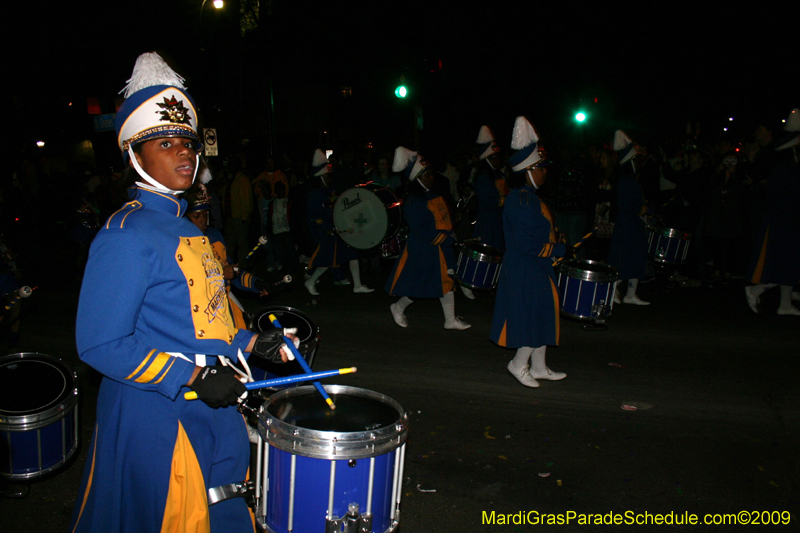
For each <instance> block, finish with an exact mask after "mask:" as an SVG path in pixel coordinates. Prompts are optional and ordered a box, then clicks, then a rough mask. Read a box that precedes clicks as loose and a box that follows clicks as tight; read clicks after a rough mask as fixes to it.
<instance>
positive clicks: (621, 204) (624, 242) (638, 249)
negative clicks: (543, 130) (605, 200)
mask: <svg viewBox="0 0 800 533" xmlns="http://www.w3.org/2000/svg"><path fill="white" fill-rule="evenodd" d="M614 150H616V152H617V154H619V165H620V170H621V172H620V177H619V182H618V183H617V211H618V213H617V220H616V222H615V223H614V232H613V233H612V234H611V247H610V249H609V253H608V264H609V265H611V266H613V267H614V268H616V269H617V272H618V275H619V279H620V280H628V290H627V293H626V294H625V297H624V298H622V300H620V297H619V295H618V293H617V291H616V290H615V291H614V302H615V303H622V302H624V303H626V304H635V305H650V302H645V301H644V300H642V299H641V298H639V297H638V296H637V295H636V288H637V287H638V286H639V280H640V279H641V278H643V277H644V276H645V275H646V273H647V271H646V270H647V228H646V227H645V224H644V220H642V216H643V215H645V214H646V213H647V205H646V204H645V201H644V190H643V189H642V185H641V184H640V183H639V181H638V180H637V168H636V167H635V166H634V164H635V159H634V157H635V156H636V155H637V150H636V145H635V144H634V143H633V141H631V139H630V137H628V136H627V135H626V134H625V132H624V131H622V130H617V131H616V132H615V133H614ZM625 163H630V164H629V165H625ZM623 165H625V166H623Z"/></svg>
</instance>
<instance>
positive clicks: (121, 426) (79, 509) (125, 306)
mask: <svg viewBox="0 0 800 533" xmlns="http://www.w3.org/2000/svg"><path fill="white" fill-rule="evenodd" d="M125 97H126V100H125V102H124V103H123V104H122V106H121V107H120V109H119V111H118V112H117V116H116V129H117V139H118V143H119V147H120V148H121V150H122V152H123V157H124V158H125V159H126V162H127V163H128V164H129V165H130V166H128V168H127V169H126V171H125V175H124V177H123V180H124V182H125V184H129V185H130V186H131V189H129V193H130V196H129V197H130V201H129V202H127V203H125V204H124V205H123V206H122V208H121V209H120V210H119V211H117V212H116V213H114V214H113V215H112V216H111V217H110V218H109V219H108V221H107V222H106V223H105V225H104V226H103V228H102V229H101V230H100V231H99V233H98V234H97V237H96V238H95V239H94V242H93V243H92V246H91V250H90V253H89V259H88V262H87V265H86V274H85V276H84V278H83V286H82V287H81V294H80V300H79V304H78V314H77V325H76V340H77V346H78V352H79V354H80V358H81V359H82V360H83V361H84V362H86V363H87V364H89V365H90V366H92V367H93V368H95V369H96V370H98V371H99V372H100V373H101V374H103V376H104V378H103V381H102V383H101V385H100V390H99V394H98V399H97V422H96V425H95V429H94V435H93V437H92V442H91V445H90V447H89V450H88V460H87V462H86V468H85V471H84V478H83V481H82V484H81V489H80V492H79V495H78V498H77V502H76V506H75V510H74V513H73V517H72V523H71V525H70V531H71V532H78V533H80V532H97V533H101V532H102V533H105V532H109V531H136V532H137V533H138V532H149V533H157V532H161V531H198V532H200V531H203V532H212V531H213V532H223V531H224V532H231V531H234V532H245V531H248V532H253V531H255V523H254V520H253V517H252V515H251V513H250V512H249V509H248V507H247V504H246V503H245V500H244V499H243V498H240V497H231V498H228V499H223V500H222V501H219V502H218V503H216V504H214V505H211V506H210V505H209V503H208V498H209V489H212V488H221V487H224V486H229V485H230V484H237V483H241V482H243V481H244V480H245V478H246V476H247V474H248V467H249V462H250V444H249V440H248V431H247V425H246V423H245V421H244V419H243V418H242V415H241V414H240V413H238V412H237V410H236V409H235V408H231V407H229V406H231V405H235V404H236V403H237V401H238V399H239V398H240V397H242V396H243V395H244V394H245V392H246V390H245V388H244V385H243V384H242V383H241V382H240V381H239V380H238V379H237V378H236V377H235V374H234V373H233V370H232V369H230V368H229V367H223V366H215V363H216V362H217V359H218V356H226V357H229V358H232V359H236V358H237V356H238V354H239V352H240V351H242V352H245V353H247V352H251V353H252V354H256V355H258V356H259V357H263V358H265V359H269V360H271V361H275V362H278V361H284V362H286V360H287V359H288V355H289V354H288V353H286V351H285V349H284V345H283V341H282V337H281V335H282V334H283V333H284V332H282V331H281V330H278V329H272V330H270V331H268V332H263V333H260V334H254V333H251V332H249V331H245V330H240V329H236V328H235V327H234V324H233V320H231V316H230V313H229V311H228V300H227V297H226V294H225V288H224V282H223V279H222V267H221V265H220V264H219V262H217V261H216V260H215V259H214V253H213V250H212V249H211V245H210V243H209V241H208V238H207V237H205V236H203V234H202V233H201V232H200V230H199V229H198V228H196V227H195V226H194V225H192V224H191V223H189V221H188V220H186V218H185V217H183V214H184V211H185V209H186V202H185V201H183V200H179V199H178V198H177V195H179V194H180V193H182V192H184V191H186V190H187V189H189V187H190V186H191V185H192V183H193V181H194V178H195V174H196V172H197V168H198V162H199V155H198V149H199V147H200V141H199V139H198V136H197V114H196V108H195V106H194V102H193V101H192V99H191V97H190V96H189V94H188V93H187V92H186V89H185V87H184V86H183V78H181V77H180V76H178V75H177V74H176V73H175V72H173V71H172V70H171V69H170V68H169V66H168V65H167V64H166V63H165V62H164V61H163V60H162V59H161V57H159V56H158V54H155V53H149V54H143V55H142V56H140V57H139V58H138V59H137V61H136V66H135V67H134V72H133V75H132V76H131V79H130V80H129V81H128V85H127V87H126V88H125ZM290 336H292V337H293V335H290ZM196 354H200V355H196ZM203 354H208V355H203ZM189 388H191V389H192V390H194V391H195V392H196V393H197V396H198V398H199V399H200V400H201V401H188V400H186V399H185V398H184V394H183V393H184V392H186V391H188V389H189ZM239 495H241V494H239Z"/></svg>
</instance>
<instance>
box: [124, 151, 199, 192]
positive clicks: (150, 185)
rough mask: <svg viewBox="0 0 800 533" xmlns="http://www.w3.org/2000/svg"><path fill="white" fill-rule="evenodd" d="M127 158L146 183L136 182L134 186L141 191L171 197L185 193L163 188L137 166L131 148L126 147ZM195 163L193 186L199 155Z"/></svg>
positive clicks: (196, 156)
mask: <svg viewBox="0 0 800 533" xmlns="http://www.w3.org/2000/svg"><path fill="white" fill-rule="evenodd" d="M128 156H129V157H130V159H131V164H133V168H134V169H136V172H137V173H138V174H139V175H140V176H141V177H142V179H143V180H144V181H146V182H147V183H142V182H141V181H137V182H136V185H138V186H139V187H141V188H142V189H147V190H149V191H155V192H163V193H166V194H171V195H173V196H177V195H179V194H182V193H184V192H186V191H175V190H172V189H170V188H168V187H165V186H164V185H162V184H161V183H160V182H158V181H156V180H155V179H153V178H152V177H151V176H150V175H149V174H148V173H147V172H145V171H144V169H143V168H142V167H141V165H139V161H137V160H136V155H135V154H134V153H133V146H129V147H128ZM194 157H195V162H194V175H193V176H192V184H194V180H195V179H196V178H197V170H198V168H200V154H195V156H194Z"/></svg>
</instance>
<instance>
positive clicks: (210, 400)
mask: <svg viewBox="0 0 800 533" xmlns="http://www.w3.org/2000/svg"><path fill="white" fill-rule="evenodd" d="M189 387H190V388H191V389H192V390H193V391H195V392H196V393H197V398H198V399H200V400H203V402H205V404H206V405H208V406H209V407H213V408H214V409H217V408H219V407H228V406H229V405H235V404H236V403H237V400H238V399H239V397H240V396H241V395H243V394H244V393H245V392H247V388H246V387H245V386H244V383H242V382H241V381H239V377H238V374H237V373H236V372H235V371H234V370H233V369H232V368H230V367H227V366H206V367H203V369H202V370H201V371H200V373H199V374H198V375H197V377H196V378H194V381H193V382H192V384H191V385H189Z"/></svg>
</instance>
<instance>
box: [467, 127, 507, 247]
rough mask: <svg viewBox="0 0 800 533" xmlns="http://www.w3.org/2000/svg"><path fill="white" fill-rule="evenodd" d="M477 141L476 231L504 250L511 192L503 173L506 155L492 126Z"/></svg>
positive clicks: (487, 242)
mask: <svg viewBox="0 0 800 533" xmlns="http://www.w3.org/2000/svg"><path fill="white" fill-rule="evenodd" d="M477 142H478V160H479V163H478V174H477V176H476V177H475V194H476V196H477V197H478V219H477V221H476V223H475V233H476V234H477V237H479V238H480V241H481V243H482V244H488V245H489V246H492V247H494V248H497V249H498V250H500V251H501V252H502V251H503V250H505V240H504V237H503V203H504V202H505V200H506V195H507V194H508V187H507V185H506V180H505V176H504V175H503V173H502V172H501V168H502V167H503V155H502V153H501V152H500V147H499V146H498V145H497V143H496V142H495V139H494V134H493V133H492V131H491V130H490V129H489V127H488V126H481V130H480V132H479V133H478V141H477Z"/></svg>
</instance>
